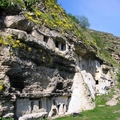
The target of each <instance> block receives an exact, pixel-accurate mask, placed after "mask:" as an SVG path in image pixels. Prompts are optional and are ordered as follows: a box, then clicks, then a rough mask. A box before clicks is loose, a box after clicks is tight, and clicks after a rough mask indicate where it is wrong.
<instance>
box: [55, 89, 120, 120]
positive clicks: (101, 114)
mask: <svg viewBox="0 0 120 120" xmlns="http://www.w3.org/2000/svg"><path fill="white" fill-rule="evenodd" d="M113 94H114V92H113V91H112V92H111V93H109V94H108V95H102V96H97V98H96V108H95V109H94V110H88V111H83V112H81V114H80V115H79V116H72V115H70V116H65V117H61V118H57V119H56V120H118V118H120V102H119V103H118V104H117V105H115V106H107V105H105V103H106V101H107V100H110V99H111V98H112V96H113Z"/></svg>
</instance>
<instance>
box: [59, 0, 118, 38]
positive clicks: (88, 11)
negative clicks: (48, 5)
mask: <svg viewBox="0 0 120 120" xmlns="http://www.w3.org/2000/svg"><path fill="white" fill-rule="evenodd" d="M58 3H59V4H60V5H61V6H62V8H64V9H65V10H66V12H67V13H72V14H73V15H79V16H81V15H84V16H86V17H87V18H88V20H89V22H90V28H91V29H94V30H99V31H104V32H108V33H112V34H114V35H116V36H120V0H58Z"/></svg>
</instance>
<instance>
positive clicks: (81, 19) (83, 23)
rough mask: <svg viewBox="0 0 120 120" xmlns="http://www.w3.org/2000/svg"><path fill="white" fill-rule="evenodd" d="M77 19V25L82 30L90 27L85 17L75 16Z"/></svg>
mask: <svg viewBox="0 0 120 120" xmlns="http://www.w3.org/2000/svg"><path fill="white" fill-rule="evenodd" d="M77 19H78V20H79V25H80V26H81V27H82V28H88V27H89V26H90V23H89V21H88V19H87V17H85V16H83V15H82V16H77Z"/></svg>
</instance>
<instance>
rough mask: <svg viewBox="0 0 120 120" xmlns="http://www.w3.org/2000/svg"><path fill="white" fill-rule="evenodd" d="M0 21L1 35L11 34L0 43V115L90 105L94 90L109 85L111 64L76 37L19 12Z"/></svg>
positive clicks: (22, 119)
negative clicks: (1, 83) (107, 63)
mask: <svg viewBox="0 0 120 120" xmlns="http://www.w3.org/2000/svg"><path fill="white" fill-rule="evenodd" d="M0 22H1V23H0V24H1V30H0V34H1V35H2V36H3V38H9V36H12V38H11V37H10V39H8V43H9V44H7V45H5V44H2V43H1V44H0V81H3V83H4V88H3V90H2V91H0V116H3V117H6V118H7V117H14V119H19V120H29V119H31V118H34V119H37V118H40V117H45V116H49V117H52V116H55V115H64V114H70V113H74V112H76V113H78V112H81V111H82V110H89V109H93V108H94V107H95V102H94V99H95V95H96V94H105V93H107V92H108V90H109V89H110V87H111V86H113V85H114V80H115V75H114V70H113V69H112V68H111V67H109V66H107V65H105V64H103V61H102V60H101V59H100V58H98V57H97V56H96V54H95V53H94V51H92V49H90V48H89V47H87V46H85V45H84V44H83V43H82V42H81V41H80V40H78V41H74V40H73V39H72V38H71V39H70V38H67V37H63V36H62V35H61V34H60V33H59V32H57V31H55V30H51V29H50V28H47V27H45V26H34V24H33V23H32V22H30V21H29V20H28V19H26V18H25V17H24V16H22V15H19V16H18V15H17V16H16V15H14V16H1V19H0ZM11 39H12V41H14V42H15V43H16V44H19V45H22V47H19V46H17V47H16V46H12V45H11V43H10V42H9V40H11ZM18 40H19V41H18Z"/></svg>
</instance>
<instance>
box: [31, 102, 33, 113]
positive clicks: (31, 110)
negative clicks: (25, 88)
mask: <svg viewBox="0 0 120 120" xmlns="http://www.w3.org/2000/svg"><path fill="white" fill-rule="evenodd" d="M33 107H34V101H31V112H32V110H33Z"/></svg>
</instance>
